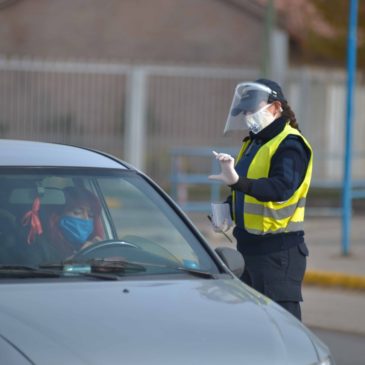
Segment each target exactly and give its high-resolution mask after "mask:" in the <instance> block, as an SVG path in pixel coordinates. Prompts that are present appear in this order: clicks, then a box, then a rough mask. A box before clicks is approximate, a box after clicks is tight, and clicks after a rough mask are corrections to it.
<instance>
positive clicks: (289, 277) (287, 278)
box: [241, 242, 308, 320]
mask: <svg viewBox="0 0 365 365" xmlns="http://www.w3.org/2000/svg"><path fill="white" fill-rule="evenodd" d="M243 256H244V259H245V271H244V273H243V274H242V277H241V280H242V281H243V282H245V283H246V284H247V285H249V286H251V287H252V288H254V289H256V290H257V291H259V292H260V293H262V294H264V295H266V296H267V297H269V298H271V299H272V300H273V301H275V302H277V303H278V304H280V305H281V306H282V307H284V308H285V309H286V310H288V311H289V312H290V313H292V314H293V315H294V316H295V317H297V318H298V319H299V320H301V309H300V302H301V301H302V300H303V298H302V281H303V278H304V273H305V269H306V262H307V256H308V248H307V246H306V244H305V243H304V242H301V243H299V244H298V245H297V246H293V247H291V248H288V249H284V250H281V251H277V252H272V253H267V254H259V255H247V254H246V255H243Z"/></svg>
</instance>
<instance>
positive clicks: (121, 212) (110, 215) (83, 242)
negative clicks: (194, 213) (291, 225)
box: [0, 168, 218, 275]
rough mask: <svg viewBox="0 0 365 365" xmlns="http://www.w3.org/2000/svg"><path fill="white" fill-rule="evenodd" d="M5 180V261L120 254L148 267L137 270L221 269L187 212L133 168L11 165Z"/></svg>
mask: <svg viewBox="0 0 365 365" xmlns="http://www.w3.org/2000/svg"><path fill="white" fill-rule="evenodd" d="M25 172H26V173H25ZM0 185H1V193H0V265H3V266H4V265H24V266H30V267H39V266H47V265H48V266H47V267H49V265H50V264H53V265H56V264H59V265H60V264H61V263H64V262H65V261H66V262H72V261H73V262H90V261H93V262H94V261H97V260H99V261H100V260H104V261H105V260H109V261H113V262H115V261H118V260H119V261H120V262H128V263H134V264H139V265H140V266H139V267H143V268H144V269H143V270H139V271H138V270H136V272H137V271H138V275H148V274H151V273H158V274H163V273H170V272H171V270H172V268H177V267H184V268H188V269H198V270H204V271H210V272H213V273H216V272H218V269H217V267H216V265H215V263H214V261H213V260H212V258H211V257H210V255H209V254H208V253H207V251H206V250H205V248H204V247H203V246H202V245H201V243H200V241H199V240H198V239H197V237H196V236H195V235H194V233H193V232H192V231H191V229H190V228H189V227H188V226H187V225H186V224H185V223H184V221H183V220H182V219H181V217H179V215H178V214H177V213H176V212H175V210H174V209H173V208H172V207H171V206H170V205H169V204H168V202H167V201H165V199H164V198H163V197H162V196H161V195H160V193H159V192H158V191H156V190H155V188H154V187H153V186H152V185H151V184H150V183H149V182H148V181H146V180H145V179H144V178H143V177H142V176H140V175H139V174H137V173H135V172H133V171H116V170H101V169H77V170H76V169H69V170H67V169H64V168H58V169H55V168H53V169H51V168H49V169H46V168H42V169H30V168H27V169H9V168H7V169H6V170H3V171H2V173H1V183H0ZM136 267H137V266H135V268H136ZM127 271H128V270H127ZM130 271H131V272H130V273H129V274H131V273H132V272H133V270H130Z"/></svg>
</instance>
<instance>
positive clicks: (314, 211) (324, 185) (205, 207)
mask: <svg viewBox="0 0 365 365" xmlns="http://www.w3.org/2000/svg"><path fill="white" fill-rule="evenodd" d="M213 150H215V151H219V152H224V153H229V154H231V155H232V156H236V155H237V153H238V151H239V148H238V147H237V148H227V147H179V148H174V149H172V150H171V175H170V182H171V196H172V198H173V199H174V200H175V201H176V202H177V203H178V204H179V205H180V207H181V208H182V209H183V210H184V211H185V212H207V211H210V203H211V202H218V201H221V199H222V197H221V196H220V189H221V186H222V184H221V183H219V182H217V181H215V180H210V179H208V176H209V175H211V174H216V173H219V164H218V162H217V161H216V159H215V158H214V156H213V154H212V151H213ZM202 157H203V158H206V159H207V161H208V162H207V166H209V167H210V170H209V171H207V172H206V173H192V172H187V171H188V170H190V169H191V165H192V164H193V161H192V160H191V159H194V158H202ZM189 159H190V161H189ZM342 184H343V182H342V181H341V180H312V183H311V188H314V189H335V190H338V191H339V192H340V191H341V189H342ZM191 185H207V186H208V188H209V190H210V192H209V201H207V200H202V201H192V200H191V199H190V198H189V196H188V195H189V194H188V188H189V186H191ZM351 197H352V199H365V180H360V179H359V180H353V181H352V193H351ZM342 210H343V208H342V206H341V203H340V204H339V207H337V208H334V207H308V208H307V214H308V215H323V216H340V215H341V214H342Z"/></svg>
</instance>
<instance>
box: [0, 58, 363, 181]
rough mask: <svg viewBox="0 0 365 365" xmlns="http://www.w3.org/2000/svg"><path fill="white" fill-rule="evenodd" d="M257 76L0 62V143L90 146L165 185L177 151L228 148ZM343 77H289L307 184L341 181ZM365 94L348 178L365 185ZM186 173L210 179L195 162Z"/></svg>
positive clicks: (298, 72)
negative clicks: (237, 105)
mask: <svg viewBox="0 0 365 365" xmlns="http://www.w3.org/2000/svg"><path fill="white" fill-rule="evenodd" d="M257 77H259V71H258V70H256V69H226V68H212V67H174V66H146V65H142V66H141V65H139V66H132V65H123V64H112V63H95V62H94V63H88V62H54V61H47V60H31V59H15V58H0V136H1V138H18V139H34V140H42V141H57V142H64V143H72V144H78V145H81V146H87V147H94V148H97V149H101V150H104V151H106V152H109V153H112V154H114V155H116V156H118V157H120V158H122V159H125V160H126V161H128V162H130V163H132V164H135V165H136V166H137V167H139V168H141V169H143V170H145V171H146V172H147V173H148V174H150V175H151V176H152V177H153V178H154V179H156V180H157V181H158V182H159V183H160V184H161V185H162V186H163V187H165V188H168V187H169V184H170V170H171V165H170V162H171V151H172V150H173V149H176V148H177V147H198V146H199V147H201V146H203V147H207V148H217V149H219V148H220V147H222V148H235V147H237V148H238V147H239V145H240V139H241V137H240V136H230V137H223V135H222V130H223V128H224V124H225V119H226V115H227V112H228V108H229V106H230V102H231V98H232V92H233V89H234V86H235V84H236V83H237V82H239V81H242V80H254V79H255V78H257ZM345 84H346V83H345V73H344V72H339V71H332V72H330V71H328V70H312V69H306V68H304V69H303V68H302V69H290V70H289V71H288V72H287V75H286V82H285V84H284V92H285V94H286V96H287V99H288V101H289V103H290V105H291V106H292V108H293V110H295V112H296V114H297V119H298V121H299V125H300V128H301V130H302V131H303V133H304V134H305V135H306V136H307V138H308V139H309V141H310V142H311V144H312V146H313V149H314V152H315V165H314V180H315V181H316V182H318V183H324V184H330V183H332V184H333V183H336V184H340V183H341V177H342V160H343V151H344V149H343V141H344V137H343V133H344V126H345ZM363 100H365V88H364V86H363V85H358V87H357V90H356V102H355V106H356V109H355V131H356V132H355V136H354V146H353V151H354V162H353V174H354V178H355V179H360V180H361V179H364V180H365V150H364V147H363V139H364V136H365V103H364V102H363ZM183 168H184V169H185V170H186V171H194V170H199V171H201V172H202V173H204V172H207V173H209V169H210V164H209V163H208V164H207V162H206V160H201V159H199V158H196V159H193V160H192V161H189V162H186V165H185V166H183Z"/></svg>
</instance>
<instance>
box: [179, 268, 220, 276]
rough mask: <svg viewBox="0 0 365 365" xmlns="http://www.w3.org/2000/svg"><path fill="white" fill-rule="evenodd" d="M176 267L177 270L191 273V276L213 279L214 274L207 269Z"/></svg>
mask: <svg viewBox="0 0 365 365" xmlns="http://www.w3.org/2000/svg"><path fill="white" fill-rule="evenodd" d="M176 269H177V270H180V271H183V272H186V273H188V274H190V275H193V276H198V277H200V278H204V279H215V276H214V274H212V273H211V272H209V271H202V270H197V269H189V268H187V267H177V268H176Z"/></svg>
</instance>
